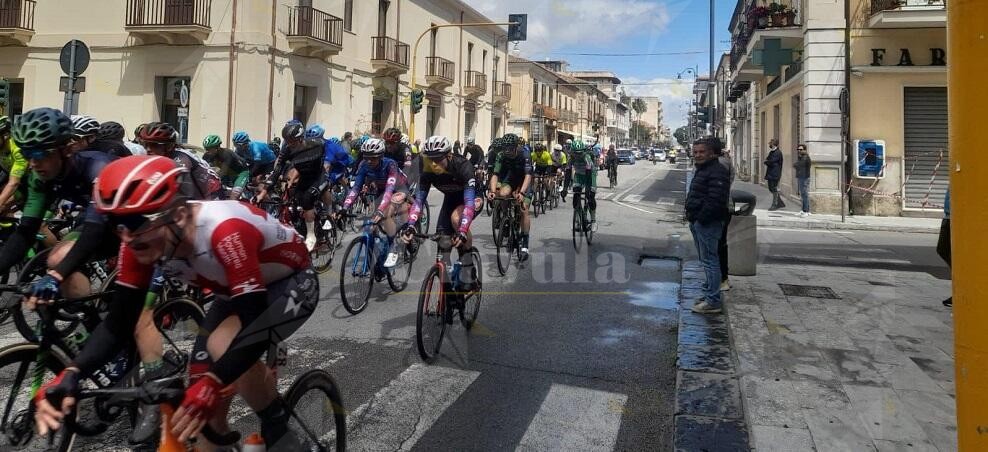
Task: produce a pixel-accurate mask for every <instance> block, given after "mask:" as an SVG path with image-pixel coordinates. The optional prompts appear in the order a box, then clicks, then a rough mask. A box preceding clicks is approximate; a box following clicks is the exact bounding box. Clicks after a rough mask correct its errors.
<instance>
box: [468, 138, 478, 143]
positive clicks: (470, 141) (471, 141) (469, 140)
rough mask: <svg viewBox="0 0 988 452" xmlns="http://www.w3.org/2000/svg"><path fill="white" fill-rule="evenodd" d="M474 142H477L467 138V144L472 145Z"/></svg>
mask: <svg viewBox="0 0 988 452" xmlns="http://www.w3.org/2000/svg"><path fill="white" fill-rule="evenodd" d="M476 142H477V140H475V139H474V138H473V137H467V144H474V143H476Z"/></svg>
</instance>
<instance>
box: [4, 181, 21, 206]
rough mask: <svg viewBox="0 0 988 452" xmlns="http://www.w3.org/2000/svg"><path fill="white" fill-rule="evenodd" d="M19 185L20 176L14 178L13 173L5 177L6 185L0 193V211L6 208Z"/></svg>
mask: <svg viewBox="0 0 988 452" xmlns="http://www.w3.org/2000/svg"><path fill="white" fill-rule="evenodd" d="M20 184H21V176H15V175H14V173H13V172H11V173H10V175H9V176H7V185H5V186H4V187H3V191H2V192H0V209H2V208H6V207H7V204H8V203H9V202H10V200H11V198H13V197H14V193H15V192H17V187H18V186H19V185H20Z"/></svg>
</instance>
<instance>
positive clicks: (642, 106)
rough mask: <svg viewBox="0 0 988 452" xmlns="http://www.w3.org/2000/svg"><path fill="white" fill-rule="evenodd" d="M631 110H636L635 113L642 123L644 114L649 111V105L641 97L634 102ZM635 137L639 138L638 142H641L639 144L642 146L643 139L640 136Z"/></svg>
mask: <svg viewBox="0 0 988 452" xmlns="http://www.w3.org/2000/svg"><path fill="white" fill-rule="evenodd" d="M631 109H632V110H634V111H635V113H638V121H641V120H642V113H645V112H646V111H648V105H647V104H646V103H645V100H644V99H642V98H640V97H639V98H636V99H635V100H634V102H632V103H631ZM635 136H636V137H638V141H639V143H638V144H639V145H640V144H641V137H640V136H638V135H635Z"/></svg>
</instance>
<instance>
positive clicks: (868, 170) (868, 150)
mask: <svg viewBox="0 0 988 452" xmlns="http://www.w3.org/2000/svg"><path fill="white" fill-rule="evenodd" d="M854 148H855V149H856V150H857V164H856V165H855V166H854V176H855V177H857V178H860V179H882V178H884V177H885V141H884V140H855V141H854Z"/></svg>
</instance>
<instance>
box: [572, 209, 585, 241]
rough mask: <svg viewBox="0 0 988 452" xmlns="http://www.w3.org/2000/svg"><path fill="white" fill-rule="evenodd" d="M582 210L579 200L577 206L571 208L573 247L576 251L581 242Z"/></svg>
mask: <svg viewBox="0 0 988 452" xmlns="http://www.w3.org/2000/svg"><path fill="white" fill-rule="evenodd" d="M582 213H583V210H582V209H581V208H580V207H579V202H577V206H576V207H575V208H574V209H573V248H574V249H576V251H577V252H579V251H580V245H581V244H582V243H583V229H584V228H583V219H582V218H581V214H582Z"/></svg>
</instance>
